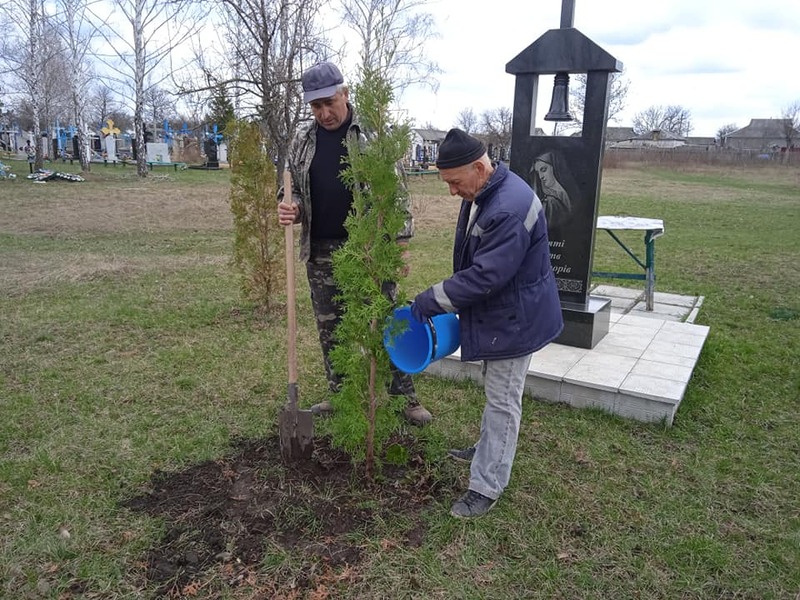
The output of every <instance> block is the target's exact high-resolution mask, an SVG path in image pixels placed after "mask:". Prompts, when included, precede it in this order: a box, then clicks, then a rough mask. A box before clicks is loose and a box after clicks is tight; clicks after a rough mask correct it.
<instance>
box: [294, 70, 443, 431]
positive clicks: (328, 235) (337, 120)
mask: <svg viewBox="0 0 800 600" xmlns="http://www.w3.org/2000/svg"><path fill="white" fill-rule="evenodd" d="M303 91H304V97H303V99H304V101H305V102H308V103H310V105H311V111H312V113H313V115H314V120H313V121H311V122H310V123H309V124H308V125H306V126H305V127H302V128H301V129H300V130H299V131H298V133H297V135H296V136H295V139H294V140H293V141H292V144H291V145H290V147H289V153H288V157H287V161H286V168H287V169H289V171H290V173H291V175H292V189H291V198H290V199H289V198H287V197H286V190H284V189H283V188H282V187H281V189H280V190H279V191H278V198H279V200H280V202H279V204H278V220H279V222H280V224H281V225H284V226H291V225H292V224H294V223H300V224H301V232H300V260H302V261H303V262H305V264H306V273H307V275H308V283H309V287H310V289H311V303H312V306H313V308H314V315H315V317H316V321H317V330H318V331H319V339H320V345H321V347H322V355H323V359H324V363H325V372H326V375H327V379H328V386H329V388H330V390H331V391H332V392H336V391H338V389H339V388H340V386H341V377H340V376H339V375H338V374H337V373H336V372H335V371H334V370H333V366H332V365H331V362H330V358H329V354H330V350H331V349H332V348H333V346H334V345H335V329H336V326H337V325H338V323H339V321H340V320H341V316H342V314H343V312H344V307H343V306H341V304H340V303H338V302H337V301H336V300H335V298H336V297H337V296H338V295H339V289H338V287H337V286H336V282H335V281H334V278H333V261H332V254H333V252H334V251H335V250H336V249H337V248H339V247H340V246H341V245H342V244H343V243H344V242H345V241H346V239H347V231H346V229H345V227H344V221H345V218H346V217H347V215H348V213H349V212H350V208H351V206H352V202H353V195H352V192H351V191H350V190H349V189H348V188H347V186H346V185H345V184H344V182H343V181H342V180H341V177H340V173H341V171H342V169H344V168H345V167H346V163H344V162H343V161H345V160H346V158H347V148H346V144H345V141H346V140H352V139H356V140H358V141H359V143H365V142H366V141H367V133H366V132H365V131H364V130H363V128H362V127H361V126H360V124H359V122H358V117H357V116H356V114H355V112H354V110H353V107H352V105H351V104H350V103H349V91H348V89H347V87H346V86H345V85H344V78H343V77H342V74H341V72H340V71H339V69H338V68H337V67H336V66H335V65H334V64H332V63H328V62H323V63H320V64H318V65H315V66H314V67H311V68H310V69H309V70H308V71H306V72H305V73H304V74H303ZM406 212H407V218H406V224H405V227H404V229H403V231H402V232H401V233H400V235H399V236H398V241H399V242H400V243H403V242H404V241H405V242H407V240H408V239H409V238H410V237H411V236H412V235H413V220H412V218H411V213H410V211H409V210H408V207H406ZM312 216H313V218H312ZM383 291H384V293H385V294H386V295H387V297H389V298H391V299H394V298H395V296H396V293H397V285H396V283H394V282H387V283H386V284H384V289H383ZM389 393H390V394H391V395H394V396H405V397H406V408H405V409H404V411H403V413H404V415H405V417H406V418H407V419H408V420H409V421H410V422H411V423H413V424H415V425H424V424H426V423H428V422H429V421H430V420H431V414H430V413H429V412H428V411H427V410H426V409H425V408H424V407H423V406H422V405H420V404H419V402H418V401H417V399H416V392H415V390H414V384H413V382H412V380H411V377H410V376H409V375H407V374H405V373H402V372H400V371H398V370H396V369H394V367H393V372H392V383H391V387H390V389H389ZM331 410H332V407H331V404H330V402H328V401H325V402H321V403H319V404H316V405H314V406H313V407H312V411H314V412H315V413H326V412H330V411H331Z"/></svg>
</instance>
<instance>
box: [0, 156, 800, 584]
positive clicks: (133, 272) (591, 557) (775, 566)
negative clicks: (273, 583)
mask: <svg viewBox="0 0 800 600" xmlns="http://www.w3.org/2000/svg"><path fill="white" fill-rule="evenodd" d="M17 166H18V168H16V167H17ZM65 167H69V165H68V164H67V165H61V164H57V165H53V166H52V168H54V169H55V168H57V169H59V170H67V169H66V168H65ZM23 168H24V169H25V170H24V171H23ZM62 168H63V169H62ZM126 169H127V170H125V169H123V168H121V167H116V168H114V167H102V166H97V167H93V171H92V173H91V174H90V175H89V176H88V177H87V181H86V182H83V183H67V182H50V183H46V184H34V183H32V182H30V181H27V180H25V179H24V178H23V177H22V176H23V175H24V173H25V172H27V164H24V163H18V165H15V171H16V172H17V173H18V174H19V175H20V178H18V179H16V180H13V181H0V315H2V319H1V320H0V414H1V415H2V418H0V527H2V536H0V597H3V598H9V599H17V598H39V597H41V598H59V599H68V598H101V599H116V598H146V597H151V592H152V590H148V589H143V588H142V587H141V574H142V564H143V560H144V556H145V554H146V552H147V549H148V548H150V547H151V546H152V544H153V543H154V540H156V539H158V537H159V536H160V535H161V533H162V532H163V528H164V524H163V523H162V522H161V521H159V520H158V519H154V518H152V517H148V516H146V515H144V514H138V513H133V512H131V511H128V510H126V509H124V508H121V507H120V502H122V501H123V500H124V499H126V498H129V497H131V496H132V495H135V494H138V493H141V492H142V490H144V489H146V488H147V485H148V482H149V480H150V477H151V475H152V473H153V472H154V471H157V470H164V471H170V470H177V469H180V468H184V467H186V466H188V465H192V464H194V463H198V462H201V461H205V460H211V459H214V458H216V457H219V456H222V455H224V454H226V453H228V452H229V451H230V447H231V443H232V440H234V439H239V438H245V439H254V438H260V437H264V436H269V435H274V434H275V432H276V430H277V427H276V414H277V411H278V409H279V408H280V406H281V405H282V404H283V402H284V401H285V396H286V366H285V351H284V348H285V341H284V337H285V328H284V322H283V319H282V316H281V315H277V314H275V315H266V316H264V315H260V314H258V313H257V312H255V311H253V309H252V307H250V306H248V305H246V304H245V303H244V302H243V301H242V299H241V297H240V295H239V283H238V279H237V276H236V274H235V273H233V272H232V270H231V268H230V266H229V264H228V260H229V257H230V253H231V249H232V243H233V242H232V235H231V228H230V222H231V218H230V215H229V214H228V211H227V204H226V194H227V175H228V174H227V172H226V171H220V172H203V171H179V172H177V173H175V172H173V171H172V169H169V170H161V171H157V172H156V175H157V177H154V178H151V179H148V180H147V181H140V180H139V179H138V178H136V176H135V171H134V169H133V168H131V167H130V166H129V167H127V168H126ZM411 186H412V191H413V192H414V193H415V197H414V206H415V210H417V211H418V213H419V218H418V223H417V236H416V237H415V238H414V240H413V242H412V247H411V249H412V254H413V264H412V271H411V274H410V276H409V278H408V279H407V281H406V282H405V284H404V286H405V289H406V291H407V292H408V293H409V294H413V293H416V292H417V291H419V290H421V289H422V288H423V287H424V286H427V285H429V284H431V283H433V282H434V281H436V280H438V279H439V278H441V277H445V276H446V275H447V274H448V273H449V269H450V267H451V264H450V261H451V258H450V257H451V248H450V244H451V241H452V229H453V226H454V217H455V210H454V209H455V202H456V201H455V200H453V199H450V198H448V197H447V196H446V187H445V186H444V184H442V183H441V182H439V181H437V180H434V179H432V178H431V177H427V178H425V179H424V180H419V181H412V183H411ZM600 212H601V213H602V214H627V215H635V216H643V217H656V218H662V219H664V221H665V226H666V234H665V235H664V237H663V238H661V239H659V241H658V243H657V265H658V283H657V290H658V291H664V292H674V293H681V294H693V295H701V296H704V297H705V302H704V304H703V307H702V310H701V311H700V314H699V318H698V321H697V322H698V323H700V324H703V325H708V326H710V328H711V331H710V335H709V338H708V341H707V343H706V346H705V348H704V349H703V353H702V355H701V358H700V362H699V364H698V365H697V368H696V370H695V373H694V375H693V378H692V380H691V382H690V384H689V387H688V390H687V393H686V396H685V398H684V401H683V403H682V405H681V407H680V409H679V411H678V414H677V415H676V418H675V424H674V426H672V427H671V428H665V427H663V426H658V425H645V424H641V423H637V422H631V421H626V420H623V419H620V418H617V417H612V416H609V415H606V414H603V413H600V412H597V411H587V410H574V409H571V408H569V407H565V406H561V405H550V404H544V403H539V402H536V401H533V400H528V401H526V403H525V407H524V414H523V426H522V431H521V434H520V443H519V449H518V454H517V459H516V462H515V465H514V472H513V474H512V481H511V485H510V487H509V488H508V490H507V492H506V494H505V495H504V496H503V498H502V499H501V501H500V502H499V503H498V505H497V507H496V508H495V509H493V511H492V512H491V513H490V514H489V515H488V516H487V517H485V518H483V519H480V520H478V521H474V522H472V521H470V522H463V521H457V520H454V519H452V518H451V517H450V516H449V514H448V508H449V502H450V500H451V499H450V498H447V499H445V501H437V502H433V503H432V504H431V505H430V507H429V508H428V510H427V512H426V513H425V520H426V524H427V529H426V531H425V534H424V539H423V541H422V543H421V544H414V545H407V544H404V543H403V538H402V535H401V531H402V524H401V523H397V524H396V523H386V524H384V531H383V532H382V537H381V539H371V540H369V539H368V540H364V541H363V543H364V546H365V550H366V558H365V560H364V561H363V562H362V563H360V564H359V565H358V567H357V575H356V576H355V577H353V578H352V580H351V581H350V582H349V583H348V584H347V585H343V586H340V587H338V588H334V590H333V591H332V592H331V595H330V596H329V597H331V598H548V599H549V598H586V599H594V598H659V599H665V600H666V599H676V598H686V599H690V598H709V599H722V598H724V599H734V598H736V599H745V598H747V599H787V600H791V599H796V598H797V597H798V595H800V319H799V318H798V315H800V299H799V298H800V266H798V264H799V263H800V235H798V229H800V171H798V169H797V168H787V169H784V168H747V169H740V170H737V171H733V170H727V169H723V168H720V169H717V170H713V169H709V168H704V169H703V170H691V169H684V170H682V171H667V170H663V169H654V168H652V169H639V168H635V167H627V168H623V169H607V170H606V171H605V172H604V174H603V193H602V200H601V207H600ZM606 237H607V236H598V237H597V247H596V252H595V268H596V269H602V270H627V269H628V268H629V267H630V259H629V258H628V257H627V256H625V255H624V254H622V253H621V251H620V250H619V248H618V247H617V246H616V245H615V244H614V243H613V241H612V240H610V239H605V238H606ZM636 243H637V242H636V237H633V238H631V244H632V245H636ZM616 283H618V282H615V284H616ZM298 296H299V307H298V317H299V321H300V322H299V328H300V330H299V360H300V365H299V389H300V397H301V403H302V404H304V405H310V404H312V403H314V402H317V401H319V400H321V399H323V398H324V397H325V394H326V385H325V384H324V376H323V373H322V365H321V357H320V353H319V347H318V342H317V339H316V332H315V330H314V325H313V322H312V318H311V309H310V303H309V301H308V294H307V284H306V282H305V278H304V276H303V270H302V269H298ZM416 381H417V384H418V385H417V387H418V393H419V395H420V397H421V399H422V400H423V402H424V403H425V404H426V406H428V407H429V408H430V409H431V411H432V412H433V413H434V415H435V421H434V424H433V425H432V428H433V429H434V430H435V433H436V435H437V436H441V438H442V439H444V440H446V441H447V442H448V443H451V444H453V445H462V444H467V443H471V442H472V441H474V440H475V439H476V437H477V435H478V432H479V424H480V415H481V411H482V407H483V393H482V390H481V389H480V388H479V387H478V386H476V385H473V384H470V383H453V382H449V381H442V380H438V379H434V378H431V377H427V376H420V377H418V378H417V380H416ZM432 467H433V468H434V469H435V468H438V467H437V465H435V464H434V465H432ZM460 477H461V478H462V480H463V481H464V482H466V480H467V477H468V470H467V469H466V468H464V470H463V473H462V474H461V475H460ZM272 572H273V568H272V566H271V564H270V563H269V562H268V561H267V562H265V564H264V565H263V573H264V575H263V576H264V577H268V576H269V574H270V573H272ZM213 587H214V589H215V590H216V591H215V592H213V593H212V592H210V591H208V590H210V589H211V588H208V589H207V590H206V591H203V590H202V589H201V590H198V592H197V597H215V598H216V597H220V598H251V597H252V598H256V597H262V596H256V595H254V594H253V595H248V594H249V592H248V589H247V588H246V587H242V586H239V587H230V588H228V587H226V586H225V585H217V586H213ZM204 594H205V595H204ZM309 597H310V596H309ZM317 597H324V596H317Z"/></svg>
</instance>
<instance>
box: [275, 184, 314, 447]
mask: <svg viewBox="0 0 800 600" xmlns="http://www.w3.org/2000/svg"><path fill="white" fill-rule="evenodd" d="M283 194H284V198H287V197H288V198H291V197H292V196H291V194H292V175H291V173H290V172H289V169H285V170H284V171H283ZM287 194H288V196H287ZM283 230H284V232H285V236H286V309H287V310H286V322H287V329H288V339H287V345H286V346H287V354H288V359H289V386H288V402H287V403H286V406H284V407H283V408H282V409H281V412H280V414H279V415H278V432H279V434H280V441H281V456H282V457H283V460H284V461H291V460H297V459H300V458H302V459H309V458H311V453H312V452H313V451H314V420H313V415H312V413H311V411H310V410H299V409H298V408H297V316H296V313H295V285H294V283H295V281H294V230H293V225H289V226H287V227H284V228H283Z"/></svg>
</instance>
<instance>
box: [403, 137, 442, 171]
mask: <svg viewBox="0 0 800 600" xmlns="http://www.w3.org/2000/svg"><path fill="white" fill-rule="evenodd" d="M446 135H447V132H446V131H442V130H441V129H412V130H411V145H410V147H409V149H408V153H407V154H406V159H405V162H406V164H407V165H408V166H410V167H421V168H424V169H427V168H428V167H429V166H430V165H432V164H433V163H435V162H436V157H437V156H439V144H441V143H442V141H443V140H444V138H445V136H446Z"/></svg>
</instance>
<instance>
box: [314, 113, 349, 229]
mask: <svg viewBox="0 0 800 600" xmlns="http://www.w3.org/2000/svg"><path fill="white" fill-rule="evenodd" d="M351 119H352V117H351V116H348V118H347V119H346V120H345V122H344V123H342V125H341V127H339V128H338V129H336V130H335V131H328V130H327V129H324V128H322V127H317V146H316V149H315V151H314V158H313V159H311V168H310V170H309V177H310V182H311V238H312V239H345V238H346V237H347V230H346V229H345V228H344V220H345V218H346V217H347V215H348V213H349V212H350V207H351V206H352V205H353V194H352V192H351V191H350V190H349V189H348V188H347V186H345V184H344V182H343V181H342V179H341V178H340V177H339V174H340V173H341V171H342V170H343V169H345V168H346V167H347V164H346V163H343V162H342V160H343V159H345V158H347V148H346V147H345V138H346V137H347V129H348V127H350V121H351Z"/></svg>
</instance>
